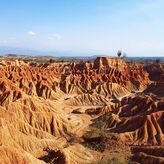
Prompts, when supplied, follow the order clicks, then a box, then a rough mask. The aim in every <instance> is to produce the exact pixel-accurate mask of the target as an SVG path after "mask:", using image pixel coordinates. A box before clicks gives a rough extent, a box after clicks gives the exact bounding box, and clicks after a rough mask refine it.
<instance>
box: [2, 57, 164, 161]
mask: <svg viewBox="0 0 164 164" xmlns="http://www.w3.org/2000/svg"><path fill="white" fill-rule="evenodd" d="M163 68H164V67H163V65H162V64H156V65H155V64H152V65H144V64H140V63H126V62H125V61H124V59H122V58H109V57H98V58H97V59H96V60H95V61H94V62H80V63H71V62H62V63H55V62H51V63H44V64H42V63H31V62H30V60H29V61H28V62H26V63H25V62H23V60H19V61H18V60H10V59H3V58H2V59H1V61H0V163H2V164H3V163H5V164H10V163H11V164H37V163H38V164H40V163H51V164H53V163H57V164H65V163H66V164H87V163H88V164H89V163H95V164H96V163H97V164H99V163H101V164H103V163H114V164H115V163H123V164H124V163H136V164H137V163H141V164H143V163H144V164H162V163H164V69H163Z"/></svg>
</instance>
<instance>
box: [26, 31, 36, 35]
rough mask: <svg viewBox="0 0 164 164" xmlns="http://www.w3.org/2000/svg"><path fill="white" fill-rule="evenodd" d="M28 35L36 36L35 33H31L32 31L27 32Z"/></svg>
mask: <svg viewBox="0 0 164 164" xmlns="http://www.w3.org/2000/svg"><path fill="white" fill-rule="evenodd" d="M28 35H31V36H35V35H36V33H35V32H33V31H29V32H28Z"/></svg>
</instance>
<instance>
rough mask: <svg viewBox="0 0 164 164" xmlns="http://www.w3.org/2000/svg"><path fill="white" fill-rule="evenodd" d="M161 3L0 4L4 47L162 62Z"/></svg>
mask: <svg viewBox="0 0 164 164" xmlns="http://www.w3.org/2000/svg"><path fill="white" fill-rule="evenodd" d="M163 44H164V1H163V0H0V46H11V47H20V48H27V49H34V50H39V51H40V50H44V51H56V50H57V51H76V52H95V53H100V54H101V53H108V54H110V53H114V52H116V51H117V50H118V49H121V50H122V51H124V52H126V53H127V54H128V55H129V56H130V55H136V56H143V55H144V56H154V55H157V56H164V46H163Z"/></svg>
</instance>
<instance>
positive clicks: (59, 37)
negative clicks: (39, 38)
mask: <svg viewBox="0 0 164 164" xmlns="http://www.w3.org/2000/svg"><path fill="white" fill-rule="evenodd" d="M48 39H49V40H52V41H53V40H60V39H62V36H61V35H60V34H58V33H55V34H53V35H52V36H50V37H48Z"/></svg>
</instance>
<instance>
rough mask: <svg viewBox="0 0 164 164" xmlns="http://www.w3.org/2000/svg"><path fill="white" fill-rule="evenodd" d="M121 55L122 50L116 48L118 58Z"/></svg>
mask: <svg viewBox="0 0 164 164" xmlns="http://www.w3.org/2000/svg"><path fill="white" fill-rule="evenodd" d="M121 55H122V52H121V51H120V50H118V52H117V56H118V57H119V58H120V57H121Z"/></svg>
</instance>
